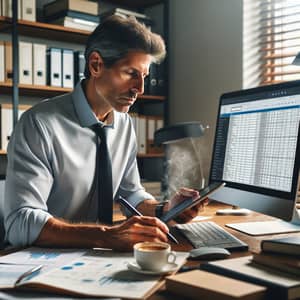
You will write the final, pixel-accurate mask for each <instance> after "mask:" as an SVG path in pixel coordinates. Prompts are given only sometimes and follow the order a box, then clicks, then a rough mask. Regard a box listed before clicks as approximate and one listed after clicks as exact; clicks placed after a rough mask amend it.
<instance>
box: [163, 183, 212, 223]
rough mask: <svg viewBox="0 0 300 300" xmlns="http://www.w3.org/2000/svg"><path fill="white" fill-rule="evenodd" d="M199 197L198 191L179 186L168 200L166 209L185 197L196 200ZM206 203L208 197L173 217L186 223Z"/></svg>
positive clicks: (179, 221)
mask: <svg viewBox="0 0 300 300" xmlns="http://www.w3.org/2000/svg"><path fill="white" fill-rule="evenodd" d="M198 197H199V192H198V191H196V190H193V189H188V188H181V189H180V190H179V191H177V192H176V193H175V195H174V196H173V197H172V199H171V200H170V202H169V204H168V207H167V210H170V209H171V208H172V207H174V206H176V205H177V204H178V203H179V202H181V201H184V200H185V199H187V198H193V199H194V200H196V199H197V198H198ZM207 204H208V198H207V199H205V200H203V201H201V202H200V203H199V204H197V205H195V206H193V207H191V208H190V209H187V210H185V211H184V212H183V213H181V214H180V215H179V216H177V217H176V218H175V221H176V222H178V223H187V222H189V221H191V220H192V219H193V218H195V217H196V216H198V214H199V212H200V211H203V210H204V206H205V205H207Z"/></svg>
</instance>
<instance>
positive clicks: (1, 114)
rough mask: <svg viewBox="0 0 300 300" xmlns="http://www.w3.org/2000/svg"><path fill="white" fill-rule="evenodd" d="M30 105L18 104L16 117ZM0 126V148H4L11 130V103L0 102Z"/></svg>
mask: <svg viewBox="0 0 300 300" xmlns="http://www.w3.org/2000/svg"><path fill="white" fill-rule="evenodd" d="M30 107H31V106H30V105H19V110H18V118H20V117H21V115H22V114H23V113H24V112H25V111H26V110H27V109H29V108H30ZM0 126H1V136H0V139H1V149H2V150H6V149H7V144H8V142H9V138H10V136H11V133H12V130H13V114H12V105H11V104H9V103H7V104H6V103H2V104H0Z"/></svg>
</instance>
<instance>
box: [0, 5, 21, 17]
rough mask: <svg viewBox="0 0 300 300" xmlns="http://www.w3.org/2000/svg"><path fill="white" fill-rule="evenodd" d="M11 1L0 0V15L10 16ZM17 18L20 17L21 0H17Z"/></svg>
mask: <svg viewBox="0 0 300 300" xmlns="http://www.w3.org/2000/svg"><path fill="white" fill-rule="evenodd" d="M12 1H13V0H2V16H4V17H9V18H12ZM18 19H21V0H18Z"/></svg>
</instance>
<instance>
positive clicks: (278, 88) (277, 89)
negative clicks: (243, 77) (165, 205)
mask: <svg viewBox="0 0 300 300" xmlns="http://www.w3.org/2000/svg"><path fill="white" fill-rule="evenodd" d="M297 94H299V97H300V80H297V81H291V82H286V83H280V84H273V85H268V86H260V87H255V88H251V89H245V90H240V91H234V92H229V93H224V94H222V95H221V97H220V101H219V108H218V114H217V119H216V130H215V138H214V145H213V153H212V160H211V167H210V176H209V182H210V183H214V182H216V181H217V180H215V179H213V178H212V171H213V163H214V159H215V156H216V153H215V152H216V141H217V135H216V133H217V131H218V130H219V129H220V111H221V106H222V105H224V104H232V103H235V101H236V100H241V99H240V98H242V99H245V102H248V101H249V100H260V99H261V100H263V99H267V98H279V97H283V96H289V95H297ZM299 131H300V129H299V127H298V138H297V146H296V152H295V162H294V168H293V177H292V186H291V191H290V192H285V191H280V190H275V189H268V188H263V187H257V186H253V185H246V184H240V183H236V182H231V181H223V180H222V181H223V182H225V183H226V186H227V187H231V188H235V189H238V190H242V191H243V190H244V191H248V192H253V193H256V194H263V195H269V196H275V197H278V198H281V199H287V200H291V201H294V200H295V197H296V194H297V188H298V174H299V164H300V138H299V136H300V135H299Z"/></svg>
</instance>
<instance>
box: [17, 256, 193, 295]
mask: <svg viewBox="0 0 300 300" xmlns="http://www.w3.org/2000/svg"><path fill="white" fill-rule="evenodd" d="M187 256H188V253H187V252H177V259H176V263H177V264H178V266H179V267H180V266H181V265H182V264H183V263H184V262H185V259H186V258H187ZM133 261H134V258H133V254H132V253H116V252H112V251H91V252H89V253H87V254H86V255H84V256H81V257H79V258H77V259H75V260H73V261H72V262H70V263H68V264H65V265H63V266H61V267H56V268H54V269H52V270H50V271H49V272H47V273H42V274H41V275H39V276H36V277H33V278H29V279H27V280H26V279H25V280H24V281H22V282H21V285H24V286H25V285H26V286H27V285H28V286H37V287H38V286H42V287H49V288H51V289H52V290H53V288H55V289H58V290H63V291H66V292H72V293H76V294H81V295H87V296H95V297H96V296H104V297H120V298H131V299H141V298H144V297H146V296H148V295H150V294H151V293H152V292H154V291H155V288H158V287H159V286H160V285H161V284H162V283H163V281H162V280H161V276H160V275H155V276H149V275H148V276H147V275H141V274H137V273H134V272H132V271H130V270H128V268H127V264H128V263H129V262H133Z"/></svg>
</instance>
